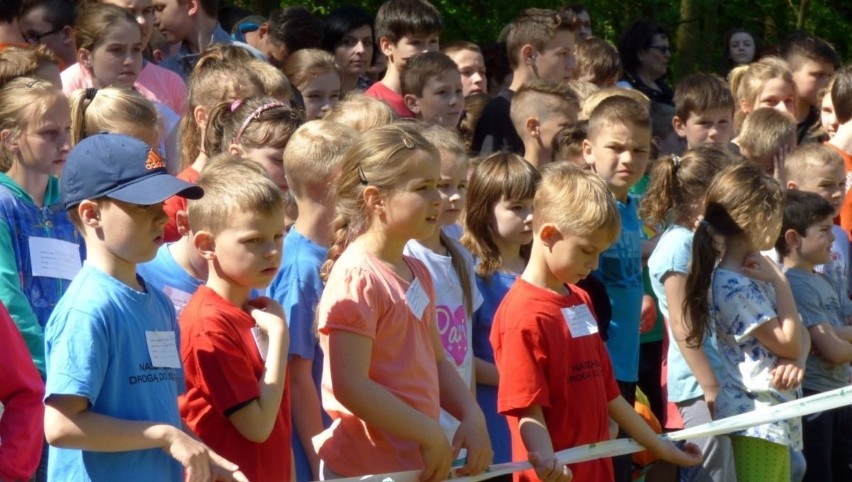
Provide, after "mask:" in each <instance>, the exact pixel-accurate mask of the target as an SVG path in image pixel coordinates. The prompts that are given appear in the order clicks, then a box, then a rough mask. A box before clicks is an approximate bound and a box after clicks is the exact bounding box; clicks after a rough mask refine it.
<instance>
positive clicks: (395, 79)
mask: <svg viewBox="0 0 852 482" xmlns="http://www.w3.org/2000/svg"><path fill="white" fill-rule="evenodd" d="M380 82H381V83H382V84H383V85H384V86H385V87H387V88H388V89H390V90H392V91H394V92H396V93H397V94H400V95H402V83H401V81H400V78H399V72H398V71H397V70H396V67H394V66H393V65H391V64H388V70H387V71H385V76H384V77H382V80H381V81H380Z"/></svg>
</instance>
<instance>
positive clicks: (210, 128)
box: [203, 101, 240, 157]
mask: <svg viewBox="0 0 852 482" xmlns="http://www.w3.org/2000/svg"><path fill="white" fill-rule="evenodd" d="M237 102H240V101H235V102H227V101H225V102H220V103H218V104H216V106H215V107H213V109H212V110H211V111H210V114H208V116H207V125H206V126H205V128H204V136H203V142H204V146H203V152H204V153H206V154H207V155H208V156H211V157H212V156H215V155H216V154H219V153H221V152H224V151H226V150H228V144H229V143H230V142H231V139H225V138H224V131H225V126H226V125H227V124H228V123H229V122H232V119H231V117H232V116H233V110H232V106H234V105H235V104H237Z"/></svg>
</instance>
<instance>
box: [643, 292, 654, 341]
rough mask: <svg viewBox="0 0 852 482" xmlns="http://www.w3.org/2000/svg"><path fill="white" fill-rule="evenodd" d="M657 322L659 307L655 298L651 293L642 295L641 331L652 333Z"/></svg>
mask: <svg viewBox="0 0 852 482" xmlns="http://www.w3.org/2000/svg"><path fill="white" fill-rule="evenodd" d="M655 324H657V307H656V306H655V304H654V298H653V297H652V296H651V295H644V296H643V297H642V314H641V317H640V318H639V333H640V334H643V335H644V334H645V333H650V332H651V330H653V329H654V325H655Z"/></svg>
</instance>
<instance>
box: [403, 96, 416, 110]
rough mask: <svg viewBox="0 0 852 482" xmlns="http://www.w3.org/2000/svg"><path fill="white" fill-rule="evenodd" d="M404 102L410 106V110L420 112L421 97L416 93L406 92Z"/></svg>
mask: <svg viewBox="0 0 852 482" xmlns="http://www.w3.org/2000/svg"><path fill="white" fill-rule="evenodd" d="M402 100H403V102H405V106H406V107H408V110H410V111H411V112H414V113H415V114H419V113H420V99H419V98H418V97H417V96H416V95H414V94H405V95H404V96H403V97H402Z"/></svg>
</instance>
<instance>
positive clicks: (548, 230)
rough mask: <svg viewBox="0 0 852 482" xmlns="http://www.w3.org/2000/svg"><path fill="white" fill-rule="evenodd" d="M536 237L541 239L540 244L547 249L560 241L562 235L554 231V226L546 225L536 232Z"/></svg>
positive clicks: (556, 230)
mask: <svg viewBox="0 0 852 482" xmlns="http://www.w3.org/2000/svg"><path fill="white" fill-rule="evenodd" d="M538 237H539V239H541V241H542V243H544V245H545V246H547V247H548V248H549V247H551V246H553V245H554V244H556V242H557V241H559V240H560V239H562V233H560V232H559V230H558V229H556V226H554V225H552V224H549V223H548V224H545V225H544V226H542V227H541V229H539V230H538Z"/></svg>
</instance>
